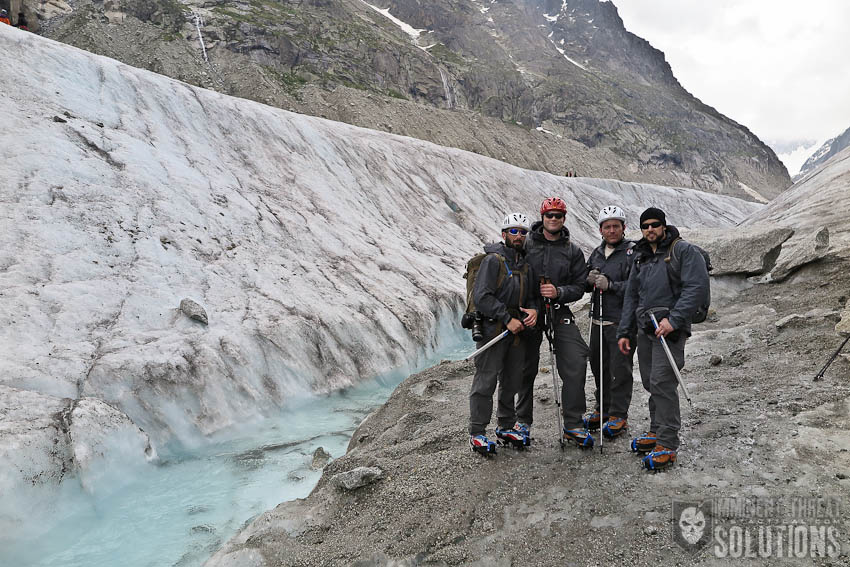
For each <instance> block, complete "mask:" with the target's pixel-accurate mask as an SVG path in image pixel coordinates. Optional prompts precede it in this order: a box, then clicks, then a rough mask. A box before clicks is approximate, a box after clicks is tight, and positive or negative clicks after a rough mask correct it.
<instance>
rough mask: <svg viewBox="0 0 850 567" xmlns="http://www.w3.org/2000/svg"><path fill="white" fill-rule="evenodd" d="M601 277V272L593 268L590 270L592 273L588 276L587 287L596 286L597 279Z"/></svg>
mask: <svg viewBox="0 0 850 567" xmlns="http://www.w3.org/2000/svg"><path fill="white" fill-rule="evenodd" d="M598 275H599V270H597V269H596V268H593V269H592V270H590V273H589V274H587V280H586V281H587V285H589V286H595V285H596V277H597V276H598Z"/></svg>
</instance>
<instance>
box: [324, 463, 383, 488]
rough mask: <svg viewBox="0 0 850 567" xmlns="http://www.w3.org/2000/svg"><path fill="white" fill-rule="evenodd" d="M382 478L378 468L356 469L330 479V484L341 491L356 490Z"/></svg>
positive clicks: (381, 472)
mask: <svg viewBox="0 0 850 567" xmlns="http://www.w3.org/2000/svg"><path fill="white" fill-rule="evenodd" d="M383 476H384V471H382V470H381V469H379V468H378V467H357V468H356V469H352V470H350V471H346V472H343V473H339V474H336V475H334V476H333V477H331V484H333V485H334V486H336V487H337V488H340V489H343V490H357V489H358V488H362V487H364V486H367V485H369V484H372V483H373V482H375V481H377V480H379V479H380V478H381V477H383Z"/></svg>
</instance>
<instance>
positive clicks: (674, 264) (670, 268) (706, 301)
mask: <svg viewBox="0 0 850 567" xmlns="http://www.w3.org/2000/svg"><path fill="white" fill-rule="evenodd" d="M680 240H682V239H681V238H678V237H677V238H675V239H673V242H671V243H670V248H669V249H668V250H667V257H666V258H664V261H665V262H666V263H667V279H668V280H669V281H670V289H672V290H679V291H681V289H682V264H681V260H679V259H678V258H677V257H676V255H675V254H674V249H675V248H676V243H677V242H679V241H680ZM690 245H691V246H693V247H694V249H695V250H696V251H697V252H699V253H700V254H701V255H702V258H703V260H705V268H706V270H708V271H709V272H711V270H713V269H714V266H712V265H711V258H710V257H709V255H708V252H706V251H705V250H704V249H703V248H701V247H700V246H697V245H696V244H694V243H690ZM674 293H675V291H674ZM710 306H711V286H710V285H709V287H708V288H707V289H706V290H705V297H703V299H702V301H700V306H699V308H697V311H696V313H694V316H693V318H692V319H691V323H702V322H704V321H705V320H706V318H707V317H708V308H709V307H710Z"/></svg>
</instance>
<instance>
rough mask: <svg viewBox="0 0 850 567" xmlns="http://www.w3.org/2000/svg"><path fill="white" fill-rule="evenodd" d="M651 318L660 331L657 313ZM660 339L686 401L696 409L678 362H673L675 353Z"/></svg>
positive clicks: (652, 314)
mask: <svg viewBox="0 0 850 567" xmlns="http://www.w3.org/2000/svg"><path fill="white" fill-rule="evenodd" d="M649 316H650V318H651V319H652V324H653V325H654V326H655V328H656V329H658V319H656V318H655V313H652V312H650V314H649ZM658 339H659V340H660V341H661V346H663V347H664V352H666V353H667V360H669V361H670V366H671V367H673V373H674V374H676V380H678V381H679V386H681V387H682V392H684V393H685V399H686V400H688V405H689V406H691V407H694V403H693V402H692V401H691V396H690V394H688V389H687V388H686V387H685V381H684V380H682V375H681V374H679V367H678V366H676V361H675V360H673V353H672V352H670V347H669V346H667V341H665V340H664V337H658Z"/></svg>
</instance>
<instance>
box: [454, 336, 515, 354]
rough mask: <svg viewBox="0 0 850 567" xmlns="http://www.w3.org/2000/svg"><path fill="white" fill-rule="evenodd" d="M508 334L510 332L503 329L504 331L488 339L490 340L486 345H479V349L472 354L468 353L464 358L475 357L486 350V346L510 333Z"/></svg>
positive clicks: (488, 346)
mask: <svg viewBox="0 0 850 567" xmlns="http://www.w3.org/2000/svg"><path fill="white" fill-rule="evenodd" d="M510 334H511V332H510V331H508V330H505V331H504V332H503V333H502V334H501V335H496V336H495V337H494V338H493V339H491V340H490V342H488V343H487V344H486V345H484V346H483V347H481V348H480V349H478V350H476V351H475V352H473V353H472V354H470V355H469V356H467V357H466V359H465V360H472V359H473V358H475V357H476V356H478V355H479V354H481V353H482V352H484V351H485V350H487V349H488V348H490V347H491V346H493V345H494V344H496V343H497V342H499V341H501V340H502V339H504V338H505V337H507V336H508V335H510Z"/></svg>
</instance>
